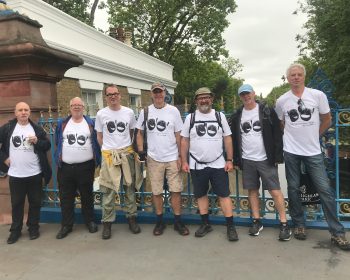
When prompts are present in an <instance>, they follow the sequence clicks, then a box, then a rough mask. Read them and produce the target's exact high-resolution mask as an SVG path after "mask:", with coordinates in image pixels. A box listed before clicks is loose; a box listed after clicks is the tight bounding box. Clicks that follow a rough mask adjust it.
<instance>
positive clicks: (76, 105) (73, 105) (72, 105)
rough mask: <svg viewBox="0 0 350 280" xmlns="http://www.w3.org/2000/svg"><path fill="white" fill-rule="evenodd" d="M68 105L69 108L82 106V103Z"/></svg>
mask: <svg viewBox="0 0 350 280" xmlns="http://www.w3.org/2000/svg"><path fill="white" fill-rule="evenodd" d="M70 107H71V108H73V107H78V108H82V107H84V105H82V104H71V105H70Z"/></svg>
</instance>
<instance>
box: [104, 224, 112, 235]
mask: <svg viewBox="0 0 350 280" xmlns="http://www.w3.org/2000/svg"><path fill="white" fill-rule="evenodd" d="M111 228H112V223H111V222H104V223H103V230H102V239H110V238H111V236H112V230H111Z"/></svg>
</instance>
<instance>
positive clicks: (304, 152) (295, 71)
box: [276, 63, 350, 250]
mask: <svg viewBox="0 0 350 280" xmlns="http://www.w3.org/2000/svg"><path fill="white" fill-rule="evenodd" d="M286 74H287V80H288V83H289V85H290V91H288V92H286V93H285V94H283V95H282V96H281V97H280V98H278V99H277V102H276V112H277V115H278V117H279V119H280V120H281V124H282V127H283V128H284V135H283V150H284V160H285V165H286V178H287V183H288V199H289V213H290V216H291V217H292V220H293V223H294V226H295V230H294V237H295V238H296V239H299V240H305V239H306V230H305V216H304V210H303V208H302V204H301V200H300V198H299V187H300V178H301V166H300V165H301V163H303V164H304V165H305V167H306V170H307V172H308V173H309V174H310V177H311V179H312V182H313V184H314V186H315V188H316V190H317V192H318V193H319V195H320V199H321V203H322V208H323V212H324V215H325V218H326V220H327V223H328V226H329V231H330V233H331V240H332V242H333V243H335V244H336V245H337V246H338V247H339V248H340V249H343V250H350V243H349V242H348V240H347V239H346V237H345V231H344V227H343V225H342V224H341V223H340V222H339V220H338V218H337V207H336V202H335V194H334V190H333V189H332V188H331V186H330V185H329V180H328V177H327V173H326V169H325V165H324V157H323V154H322V153H321V147H320V142H319V138H320V135H322V134H323V133H324V132H325V131H326V130H327V129H328V128H329V127H330V125H331V113H330V108H329V104H328V100H327V97H326V95H325V94H324V93H323V92H322V91H319V90H315V89H311V88H307V87H305V75H306V71H305V67H304V65H302V64H299V63H295V64H292V65H290V66H289V67H288V69H287V73H286Z"/></svg>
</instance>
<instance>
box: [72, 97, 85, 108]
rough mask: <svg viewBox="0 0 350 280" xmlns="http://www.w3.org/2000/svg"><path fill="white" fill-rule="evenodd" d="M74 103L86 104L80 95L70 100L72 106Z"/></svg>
mask: <svg viewBox="0 0 350 280" xmlns="http://www.w3.org/2000/svg"><path fill="white" fill-rule="evenodd" d="M74 104H79V105H83V106H85V104H84V101H83V100H82V99H81V98H80V97H74V98H72V99H71V100H70V101H69V105H70V106H71V105H74Z"/></svg>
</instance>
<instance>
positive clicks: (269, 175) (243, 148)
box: [231, 84, 291, 241]
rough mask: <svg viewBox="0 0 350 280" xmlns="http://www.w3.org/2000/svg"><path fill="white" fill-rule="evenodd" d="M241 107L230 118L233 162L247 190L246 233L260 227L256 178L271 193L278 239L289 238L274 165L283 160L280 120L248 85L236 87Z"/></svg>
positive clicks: (281, 195) (251, 233) (256, 233)
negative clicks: (249, 221) (248, 219)
mask: <svg viewBox="0 0 350 280" xmlns="http://www.w3.org/2000/svg"><path fill="white" fill-rule="evenodd" d="M238 96H239V97H240V99H241V101H242V103H243V106H242V107H241V108H239V109H238V110H237V111H236V112H235V113H233V115H232V117H231V131H232V141H233V151H234V156H233V162H234V164H235V165H237V166H238V167H239V168H240V169H242V174H243V188H244V189H247V190H248V198H249V204H250V208H251V212H252V214H251V215H252V218H253V222H252V225H251V227H250V228H249V234H250V235H252V236H258V235H259V233H260V231H261V230H262V229H263V228H264V227H263V224H262V222H261V219H260V211H259V209H260V205H259V204H260V203H259V202H260V199H259V188H260V180H261V182H262V187H263V189H264V190H268V191H269V193H270V194H271V196H272V198H273V200H274V202H275V206H276V209H277V211H278V213H279V217H280V222H281V223H280V233H279V240H281V241H287V240H290V236H291V230H290V228H289V226H288V223H287V217H286V211H285V206H284V197H283V194H282V191H281V187H280V182H279V178H278V167H277V164H278V163H281V162H283V143H282V133H281V129H280V122H279V119H278V117H277V115H276V112H275V111H274V109H272V108H270V107H269V106H268V105H266V104H264V103H261V102H258V101H256V100H255V92H254V89H253V87H252V86H251V85H248V84H244V85H242V86H241V87H240V88H239V89H238Z"/></svg>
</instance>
